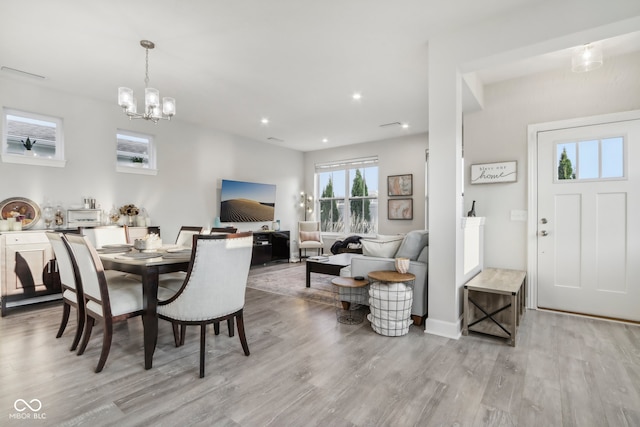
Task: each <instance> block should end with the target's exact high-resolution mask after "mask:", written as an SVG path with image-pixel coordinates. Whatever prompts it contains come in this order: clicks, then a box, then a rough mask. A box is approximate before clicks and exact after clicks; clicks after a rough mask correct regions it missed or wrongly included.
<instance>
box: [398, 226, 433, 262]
mask: <svg viewBox="0 0 640 427" xmlns="http://www.w3.org/2000/svg"><path fill="white" fill-rule="evenodd" d="M428 245H429V232H428V231H426V230H413V231H410V232H408V233H407V235H406V236H405V237H404V240H403V241H402V244H401V245H400V248H398V252H397V253H396V258H409V259H410V260H411V261H415V260H417V259H418V256H419V255H420V252H421V251H422V249H423V248H424V247H425V246H428Z"/></svg>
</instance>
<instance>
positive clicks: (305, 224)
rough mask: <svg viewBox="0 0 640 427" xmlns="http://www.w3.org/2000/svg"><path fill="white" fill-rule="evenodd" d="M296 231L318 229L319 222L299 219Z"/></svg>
mask: <svg viewBox="0 0 640 427" xmlns="http://www.w3.org/2000/svg"><path fill="white" fill-rule="evenodd" d="M298 231H299V232H300V231H307V232H309V231H320V223H319V222H318V221H300V222H299V223H298Z"/></svg>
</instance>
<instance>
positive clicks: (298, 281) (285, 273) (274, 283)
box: [247, 262, 335, 304]
mask: <svg viewBox="0 0 640 427" xmlns="http://www.w3.org/2000/svg"><path fill="white" fill-rule="evenodd" d="M334 277H335V276H330V275H327V274H317V273H311V287H310V288H307V287H306V286H305V283H306V282H305V280H306V265H305V263H304V262H301V263H290V264H277V265H273V266H266V267H252V268H251V270H250V271H249V279H248V281H247V287H249V288H252V289H258V290H260V291H265V292H271V293H274V294H279V295H287V296H291V297H297V298H302V299H305V300H308V301H314V302H319V303H322V304H334V301H333V289H332V285H331V279H333V278H334Z"/></svg>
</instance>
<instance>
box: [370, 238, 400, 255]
mask: <svg viewBox="0 0 640 427" xmlns="http://www.w3.org/2000/svg"><path fill="white" fill-rule="evenodd" d="M402 239H403V236H393V237H392V238H388V237H387V238H383V239H361V240H360V243H361V244H362V254H363V255H365V256H372V257H379V258H393V257H394V256H395V254H396V252H397V251H398V248H399V247H400V244H401V243H402Z"/></svg>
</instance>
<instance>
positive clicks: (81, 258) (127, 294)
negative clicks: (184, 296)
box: [62, 234, 170, 373]
mask: <svg viewBox="0 0 640 427" xmlns="http://www.w3.org/2000/svg"><path fill="white" fill-rule="evenodd" d="M62 241H63V242H65V246H66V247H67V250H68V252H69V256H70V258H71V262H72V265H73V268H74V270H75V272H76V277H77V278H79V282H80V283H81V286H82V291H83V301H84V305H85V316H86V324H85V330H84V335H83V336H82V342H81V343H80V347H79V348H78V355H81V354H83V353H84V351H85V349H86V348H87V345H88V344H89V340H90V338H91V332H92V331H93V326H94V324H95V323H96V321H97V322H101V323H102V324H103V329H104V331H103V337H102V352H101V353H100V359H99V360H98V366H97V367H96V373H97V372H100V371H102V368H104V365H105V363H106V361H107V357H108V356H109V350H110V349H111V341H112V340H113V324H114V323H116V322H122V321H126V320H127V319H129V318H131V317H135V316H140V315H142V312H143V302H142V283H140V282H139V281H137V280H135V279H133V278H132V276H109V277H107V276H106V275H105V274H104V268H103V266H102V262H101V261H100V258H99V256H98V253H97V252H96V249H95V248H94V247H93V245H92V244H91V242H90V241H89V239H88V238H87V237H86V236H81V235H73V234H67V235H63V236H62ZM165 292H166V293H165ZM168 296H170V294H169V293H168V291H163V290H160V289H159V290H158V297H159V298H161V297H164V298H167V297H168Z"/></svg>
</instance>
